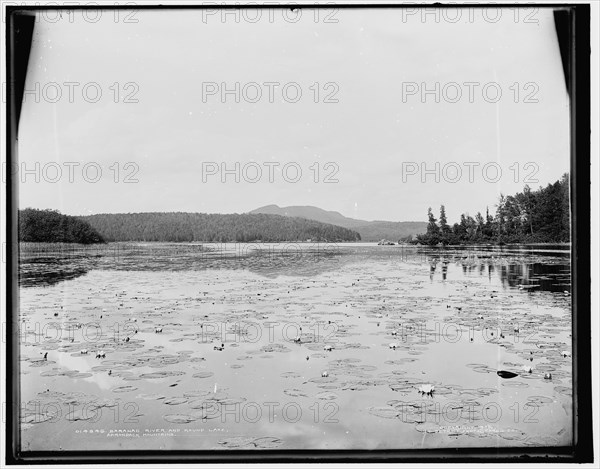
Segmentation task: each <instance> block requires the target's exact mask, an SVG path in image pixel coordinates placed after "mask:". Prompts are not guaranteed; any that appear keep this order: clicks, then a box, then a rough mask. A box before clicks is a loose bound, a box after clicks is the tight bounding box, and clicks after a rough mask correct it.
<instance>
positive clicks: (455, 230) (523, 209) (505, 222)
mask: <svg viewBox="0 0 600 469" xmlns="http://www.w3.org/2000/svg"><path fill="white" fill-rule="evenodd" d="M427 217H428V224H427V232H426V233H425V234H421V235H418V236H417V237H416V239H415V240H413V242H414V243H420V244H428V245H437V244H443V245H448V244H478V243H495V244H509V243H561V242H569V241H570V205H569V176H568V174H564V175H563V176H562V177H561V179H560V180H558V181H556V182H555V183H553V184H548V185H547V186H546V187H543V188H542V187H540V188H539V189H538V190H534V191H532V190H531V188H530V187H529V186H525V188H524V189H523V192H518V193H517V194H515V195H509V196H504V195H503V194H501V195H500V198H499V200H498V204H497V205H496V213H495V214H494V215H491V214H490V212H489V209H487V208H486V213H485V216H483V215H482V214H481V212H477V214H476V215H475V218H473V217H471V216H470V215H469V214H467V213H463V214H462V215H461V216H460V223H454V225H452V226H450V225H449V224H448V220H447V218H446V208H445V206H444V205H442V206H441V207H440V215H439V219H436V218H435V216H434V215H433V211H432V209H431V207H430V208H429V210H428V213H427Z"/></svg>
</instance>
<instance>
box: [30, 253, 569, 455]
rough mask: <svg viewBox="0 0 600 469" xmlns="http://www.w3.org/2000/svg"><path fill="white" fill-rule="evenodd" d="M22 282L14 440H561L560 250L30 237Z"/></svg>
mask: <svg viewBox="0 0 600 469" xmlns="http://www.w3.org/2000/svg"><path fill="white" fill-rule="evenodd" d="M19 281H20V282H19V283H20V289H19V292H20V308H19V320H20V323H21V330H20V339H21V340H20V365H19V366H20V380H21V381H20V386H21V401H22V405H21V411H20V418H21V446H22V449H23V450H24V451H27V450H59V449H60V450H65V451H68V450H80V449H82V448H89V449H96V450H110V449H138V450H139V449H194V450H195V449H248V448H259V449H268V448H278V449H293V448H300V449H315V448H318V449H334V448H343V449H375V448H378V449H384V448H385V449H390V448H398V449H402V448H410V449H415V448H440V447H498V446H512V447H514V446H567V445H570V444H571V443H572V438H573V434H572V419H573V415H572V370H571V367H572V361H571V356H570V354H571V350H572V337H571V327H572V320H571V296H570V290H571V282H570V257H569V247H568V246H504V247H502V248H498V247H464V248H460V249H459V248H452V249H441V248H425V247H406V246H376V245H373V244H369V243H357V244H340V245H332V244H329V245H325V244H320V245H316V244H308V243H299V244H294V243H290V244H204V245H202V244H195V245H194V244H166V243H165V244H158V243H113V244H107V245H102V246H99V247H97V246H93V247H84V246H74V247H73V246H70V247H66V246H53V245H43V244H36V245H31V244H30V245H22V246H21V249H20V279H19ZM99 351H100V352H101V354H100V355H101V357H99V358H97V357H96V355H97V352H99ZM45 353H47V356H46V359H44V354H45ZM498 371H504V372H512V373H513V374H514V377H512V378H503V377H501V376H499V375H498V373H497V372H498ZM505 376H506V374H505ZM428 391H432V392H428Z"/></svg>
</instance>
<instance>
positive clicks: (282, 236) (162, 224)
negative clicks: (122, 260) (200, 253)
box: [80, 212, 360, 243]
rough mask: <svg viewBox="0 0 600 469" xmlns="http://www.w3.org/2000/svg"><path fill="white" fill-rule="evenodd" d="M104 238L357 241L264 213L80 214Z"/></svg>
mask: <svg viewBox="0 0 600 469" xmlns="http://www.w3.org/2000/svg"><path fill="white" fill-rule="evenodd" d="M80 219H81V220H83V221H85V222H86V223H89V224H90V225H91V226H92V227H93V228H94V229H96V230H97V231H98V232H99V233H101V234H102V236H103V237H104V239H106V241H172V242H189V241H201V242H240V243H243V242H252V241H262V242H281V241H306V240H309V239H310V240H311V241H313V242H316V241H320V242H323V241H325V242H341V241H360V235H359V234H358V233H357V232H356V231H352V230H349V229H346V228H342V227H340V226H335V225H330V224H326V223H319V222H317V221H314V220H307V219H304V218H293V217H283V216H279V215H264V214H242V215H238V214H226V215H221V214H205V213H183V212H172V213H127V214H125V213H120V214H99V215H90V216H85V217H80Z"/></svg>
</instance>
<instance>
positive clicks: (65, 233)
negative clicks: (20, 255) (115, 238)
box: [18, 208, 104, 244]
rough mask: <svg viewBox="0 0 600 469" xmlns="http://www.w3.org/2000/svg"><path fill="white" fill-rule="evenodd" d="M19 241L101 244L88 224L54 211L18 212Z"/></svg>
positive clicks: (26, 210)
mask: <svg viewBox="0 0 600 469" xmlns="http://www.w3.org/2000/svg"><path fill="white" fill-rule="evenodd" d="M18 223H19V241H23V242H30V243H81V244H92V243H102V242H104V239H103V238H102V236H101V235H100V234H99V233H98V232H97V231H96V230H95V229H94V228H92V227H91V226H90V225H89V224H88V223H86V222H85V221H83V220H81V219H79V218H78V217H72V216H69V215H62V214H61V213H59V212H57V211H56V210H37V209H34V208H26V209H25V210H19V221H18Z"/></svg>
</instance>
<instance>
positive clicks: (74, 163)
mask: <svg viewBox="0 0 600 469" xmlns="http://www.w3.org/2000/svg"><path fill="white" fill-rule="evenodd" d="M284 13H285V15H287V17H286V16H284ZM495 13H497V14H498V16H496V17H494V14H492V13H491V12H490V11H488V13H487V14H488V16H487V17H485V16H484V12H483V11H482V10H478V9H469V10H464V11H463V12H462V13H460V15H461V17H460V18H459V19H458V20H456V19H455V18H456V14H457V11H456V10H454V11H452V12H450V11H447V12H445V13H444V15H441V14H439V16H438V17H436V16H435V15H434V14H429V15H426V16H422V14H420V13H416V14H412V13H410V14H409V13H408V12H407V10H401V9H366V8H365V9H362V8H361V9H344V10H339V11H333V10H321V11H319V13H318V16H316V15H317V14H316V13H315V10H301V11H300V12H290V11H289V10H279V9H278V10H263V11H262V13H259V12H258V11H257V10H253V11H245V12H244V14H243V15H242V14H240V15H239V17H236V16H235V13H233V12H230V13H228V14H225V15H224V16H223V15H222V13H221V12H216V11H213V10H209V11H204V13H203V12H202V11H201V10H161V11H158V10H145V11H144V10H142V11H136V12H131V13H130V12H126V11H123V10H121V11H119V12H118V14H117V15H116V16H115V13H114V12H113V11H109V10H104V11H102V12H101V13H99V16H98V17H94V16H93V14H92V13H91V12H90V13H89V15H88V17H85V16H84V14H83V13H82V12H81V11H75V12H71V13H69V14H67V13H63V17H62V18H60V17H57V16H56V15H55V14H54V12H46V13H45V14H44V15H40V16H39V17H38V21H37V22H36V27H35V31H34V43H33V48H32V51H31V55H30V61H29V69H28V76H27V83H26V89H27V90H29V91H30V92H29V93H28V94H27V95H26V97H25V101H24V103H23V110H22V115H21V121H20V129H19V146H18V151H19V165H20V166H19V170H20V185H19V206H20V207H21V208H25V207H35V208H51V209H57V210H59V211H61V212H62V213H66V214H70V215H86V214H93V213H128V212H150V211H182V212H184V211H185V212H208V213H244V212H248V211H250V210H253V209H255V208H258V207H260V206H263V205H268V204H277V205H279V206H287V205H314V206H317V207H320V208H323V209H325V210H334V211H338V212H340V213H342V214H343V215H345V216H348V217H353V218H360V219H365V220H390V221H409V220H419V221H420V220H426V214H427V208H428V207H430V206H431V207H434V210H437V208H438V207H439V206H440V205H441V204H444V205H445V206H446V212H447V215H448V220H449V222H451V223H452V222H455V221H457V220H458V219H459V218H460V214H461V213H465V212H466V213H469V214H471V215H475V213H476V212H477V211H481V212H482V213H485V209H486V207H490V211H491V212H492V213H493V212H494V210H495V207H494V205H495V204H496V203H497V200H498V196H499V194H500V193H504V194H511V193H515V192H517V191H520V190H522V189H523V186H524V185H525V184H526V183H528V184H529V186H530V187H532V188H534V189H535V188H538V187H540V186H545V185H547V184H548V183H551V182H554V181H556V180H557V179H559V178H560V177H561V175H562V174H563V173H564V172H568V171H569V147H570V143H569V103H568V96H567V91H566V87H565V82H564V76H563V71H562V65H561V60H560V53H559V48H558V43H557V39H556V32H555V29H554V24H553V20H552V12H551V10H545V9H539V10H537V11H533V10H529V11H528V10H521V11H519V12H516V11H515V10H508V9H507V10H496V11H495ZM53 15H54V16H53ZM127 15H129V16H127ZM258 15H260V16H258ZM133 21H135V22H133ZM294 21H295V22H294ZM334 21H335V22H334ZM465 83H466V84H465ZM236 84H237V85H236ZM236 86H237V88H236ZM484 88H485V90H486V91H485V92H484V91H483V90H484ZM84 90H85V91H84ZM228 90H229V91H230V92H229V93H226V92H227V91H228ZM284 90H285V91H284ZM298 90H299V91H300V93H301V94H300V95H298V94H297V93H298ZM427 90H429V91H430V92H429V93H427ZM498 90H499V91H500V92H501V94H500V95H498V94H497V92H498ZM222 91H224V92H225V94H222ZM258 91H259V92H260V95H259V94H258ZM70 92H71V93H70ZM98 92H99V93H100V94H98ZM423 92H425V93H423ZM59 93H60V94H59ZM70 94H71V95H70ZM236 101H238V102H236ZM436 101H437V102H436ZM223 170H225V171H223ZM259 170H260V172H259ZM458 170H460V171H461V172H460V173H459V172H457V171H458ZM498 170H500V172H498ZM427 171H429V172H427ZM36 179H37V180H36ZM236 179H237V180H236Z"/></svg>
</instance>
